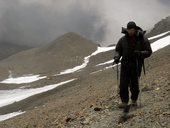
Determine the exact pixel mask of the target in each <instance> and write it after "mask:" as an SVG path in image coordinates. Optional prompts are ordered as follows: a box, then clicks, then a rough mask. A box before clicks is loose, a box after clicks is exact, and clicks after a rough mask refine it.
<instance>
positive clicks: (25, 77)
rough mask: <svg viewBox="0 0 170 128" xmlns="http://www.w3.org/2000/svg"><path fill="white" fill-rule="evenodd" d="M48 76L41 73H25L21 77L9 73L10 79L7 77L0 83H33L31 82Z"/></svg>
mask: <svg viewBox="0 0 170 128" xmlns="http://www.w3.org/2000/svg"><path fill="white" fill-rule="evenodd" d="M44 78H46V76H41V77H40V75H23V76H21V77H16V78H14V77H12V75H11V74H10V75H9V78H8V79H5V80H3V81H1V82H0V83H4V84H24V83H31V82H35V81H38V80H41V79H44Z"/></svg>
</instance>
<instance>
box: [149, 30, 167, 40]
mask: <svg viewBox="0 0 170 128" xmlns="http://www.w3.org/2000/svg"><path fill="white" fill-rule="evenodd" d="M169 32H170V31H167V32H164V33H161V34H159V35H156V36H153V37H150V38H148V39H149V40H153V39H156V38H159V37H162V36H164V35H166V34H168V33H169Z"/></svg>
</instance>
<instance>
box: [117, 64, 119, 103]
mask: <svg viewBox="0 0 170 128" xmlns="http://www.w3.org/2000/svg"><path fill="white" fill-rule="evenodd" d="M116 67H117V89H116V90H117V96H118V103H119V65H118V64H117V66H116Z"/></svg>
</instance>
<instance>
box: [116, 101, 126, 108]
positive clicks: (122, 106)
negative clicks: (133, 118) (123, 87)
mask: <svg viewBox="0 0 170 128" xmlns="http://www.w3.org/2000/svg"><path fill="white" fill-rule="evenodd" d="M127 105H128V103H125V102H122V103H120V104H119V106H118V107H119V108H126V107H127Z"/></svg>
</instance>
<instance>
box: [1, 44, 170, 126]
mask: <svg viewBox="0 0 170 128" xmlns="http://www.w3.org/2000/svg"><path fill="white" fill-rule="evenodd" d="M169 51H170V46H168V47H166V48H164V49H161V50H159V51H157V52H155V53H153V55H152V56H151V57H150V58H149V59H147V60H146V71H147V72H146V73H147V74H146V76H142V78H141V82H140V86H141V89H142V96H141V100H142V101H141V103H142V106H141V107H139V108H136V109H130V113H129V118H128V120H127V121H126V122H124V123H119V119H120V116H121V115H122V110H120V109H118V108H117V104H118V101H119V98H118V97H117V93H116V86H117V85H116V69H106V70H103V71H101V72H96V73H93V74H90V72H91V70H86V71H85V72H84V73H83V75H81V76H80V77H78V79H77V80H76V81H73V82H71V83H69V84H66V85H64V86H61V87H59V88H56V89H54V90H52V91H49V92H47V93H43V94H40V95H36V96H34V97H31V98H28V99H26V100H24V101H22V102H20V103H18V104H17V103H15V106H17V107H19V108H20V109H22V110H26V111H27V112H26V113H25V114H22V115H21V116H17V117H15V118H12V119H9V120H7V121H4V122H1V123H0V127H1V128H9V127H14V128H21V127H22V128H33V127H37V128H46V127H49V128H64V127H66V128H67V127H68V128H113V127H114V128H124V127H127V128H136V127H146V128H150V127H166V128H168V127H169V126H170V123H169V119H170V113H169V110H170V104H169V103H170V99H169V91H170V88H169V87H170V86H169V85H170V72H169V70H168V69H169V68H170V64H169V61H170V52H169ZM76 76H77V75H76ZM53 79H55V78H53ZM21 106H22V107H21ZM23 108H25V109H23ZM6 109H7V108H6ZM9 109H14V106H13V107H12V108H9Z"/></svg>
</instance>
